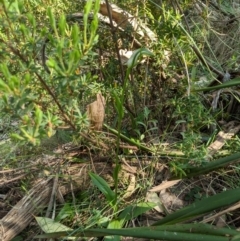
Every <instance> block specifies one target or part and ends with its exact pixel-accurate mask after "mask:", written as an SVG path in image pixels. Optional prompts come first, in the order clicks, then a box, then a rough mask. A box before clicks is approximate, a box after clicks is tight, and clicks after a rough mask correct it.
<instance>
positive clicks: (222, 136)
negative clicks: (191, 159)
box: [208, 125, 240, 155]
mask: <svg viewBox="0 0 240 241" xmlns="http://www.w3.org/2000/svg"><path fill="white" fill-rule="evenodd" d="M239 130H240V125H238V126H235V127H230V128H229V129H228V130H227V131H226V132H223V131H220V132H219V133H218V134H217V137H216V140H215V141H214V142H213V143H212V144H211V145H210V146H209V147H208V151H209V154H210V155H213V154H215V153H216V152H217V151H218V150H220V149H221V148H222V147H223V146H224V144H225V142H226V141H227V140H230V139H231V138H232V137H233V136H234V135H236V134H237V133H238V132H239Z"/></svg>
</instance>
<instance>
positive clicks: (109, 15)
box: [105, 0, 125, 84]
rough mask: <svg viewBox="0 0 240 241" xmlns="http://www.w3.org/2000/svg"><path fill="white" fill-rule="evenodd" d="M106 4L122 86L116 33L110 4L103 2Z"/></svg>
mask: <svg viewBox="0 0 240 241" xmlns="http://www.w3.org/2000/svg"><path fill="white" fill-rule="evenodd" d="M105 2H106V5H107V11H108V17H109V21H110V26H111V32H112V37H113V42H114V45H115V49H116V52H117V58H118V61H119V65H120V70H121V78H122V81H121V82H122V84H123V81H124V78H125V76H124V70H123V65H122V61H121V56H120V52H119V48H118V43H117V36H116V32H115V30H114V25H113V19H112V13H111V9H110V8H111V7H110V4H109V2H108V0H105Z"/></svg>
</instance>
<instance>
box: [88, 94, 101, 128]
mask: <svg viewBox="0 0 240 241" xmlns="http://www.w3.org/2000/svg"><path fill="white" fill-rule="evenodd" d="M105 105H106V101H105V98H104V97H103V96H102V94H101V93H98V94H97V100H96V101H94V102H92V103H91V104H89V105H88V106H87V116H88V118H89V121H90V128H91V129H93V130H97V131H100V130H101V129H102V126H103V121H104V116H105Z"/></svg>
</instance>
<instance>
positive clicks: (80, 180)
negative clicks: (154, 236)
mask: <svg viewBox="0 0 240 241" xmlns="http://www.w3.org/2000/svg"><path fill="white" fill-rule="evenodd" d="M43 161H44V160H43ZM92 169H93V167H92V165H91V164H90V163H87V164H86V163H81V164H79V163H78V164H74V165H71V166H69V167H66V173H69V175H63V178H62V179H64V180H62V179H60V180H59V182H61V183H62V184H60V187H59V188H58V192H59V193H61V195H62V196H64V195H67V194H70V193H72V192H75V191H77V190H85V189H87V188H89V185H90V176H89V174H88V173H89V170H92ZM94 169H95V170H96V173H97V174H101V177H103V178H104V179H105V180H106V181H107V182H108V184H109V185H110V186H111V185H114V181H113V178H112V175H111V174H110V173H111V172H112V170H113V166H112V163H107V162H99V163H94ZM76 170H78V173H76ZM125 172H126V171H125ZM122 176H123V175H122ZM120 180H123V178H121V177H120ZM52 187H53V178H47V179H39V181H38V182H36V184H35V185H34V186H33V187H32V188H31V189H30V190H29V192H28V193H27V194H26V196H24V197H23V198H22V199H21V200H20V201H19V202H18V203H17V204H16V205H15V206H13V208H12V209H11V210H10V211H9V212H8V213H7V214H6V215H5V216H4V217H3V218H2V219H1V220H0V240H1V241H10V240H12V239H13V238H14V237H15V236H16V235H18V234H19V233H21V232H22V231H23V230H24V229H25V228H26V227H27V226H28V225H29V224H30V222H31V221H32V220H33V218H34V216H37V215H39V213H41V216H44V215H43V210H44V209H45V208H46V207H47V205H48V203H49V200H50V197H51V191H52Z"/></svg>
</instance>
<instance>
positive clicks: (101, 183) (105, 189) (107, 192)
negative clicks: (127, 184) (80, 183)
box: [89, 173, 116, 206]
mask: <svg viewBox="0 0 240 241" xmlns="http://www.w3.org/2000/svg"><path fill="white" fill-rule="evenodd" d="M89 175H90V177H91V179H92V182H93V183H94V185H96V186H97V187H98V189H99V190H100V191H101V192H102V193H103V195H104V196H105V197H106V199H107V200H108V202H109V204H110V205H111V206H112V205H114V203H115V199H116V198H115V193H114V192H113V191H112V189H111V188H110V187H109V185H108V183H107V182H106V181H105V180H104V179H103V178H101V177H100V176H98V175H96V174H94V173H89Z"/></svg>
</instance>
